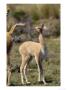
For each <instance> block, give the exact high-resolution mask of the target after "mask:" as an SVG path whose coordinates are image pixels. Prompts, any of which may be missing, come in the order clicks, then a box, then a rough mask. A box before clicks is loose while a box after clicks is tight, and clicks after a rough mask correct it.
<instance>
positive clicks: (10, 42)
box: [7, 23, 25, 85]
mask: <svg viewBox="0 0 67 90" xmlns="http://www.w3.org/2000/svg"><path fill="white" fill-rule="evenodd" d="M17 26H22V27H24V26H25V24H24V23H16V24H15V25H13V26H12V27H11V29H10V31H9V32H7V57H8V59H7V84H8V85H10V79H11V64H10V58H9V56H10V51H11V48H12V45H13V37H12V34H13V33H14V31H15V28H16V27H17Z"/></svg>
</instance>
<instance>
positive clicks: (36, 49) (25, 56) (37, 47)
mask: <svg viewBox="0 0 67 90" xmlns="http://www.w3.org/2000/svg"><path fill="white" fill-rule="evenodd" d="M44 48H45V43H44V38H43V36H42V33H40V34H39V43H37V42H32V41H27V42H24V43H22V44H21V45H20V47H19V52H20V55H21V57H22V62H21V66H20V74H21V82H22V84H24V80H23V79H24V77H25V80H26V83H29V82H28V79H27V76H26V74H27V72H26V71H27V65H28V62H29V58H30V56H34V57H35V61H36V63H37V66H38V72H39V77H38V81H43V83H44V84H46V82H45V80H44V73H43V67H42V59H44V58H42V57H41V56H44ZM40 55H41V56H40ZM40 57H41V58H40Z"/></svg>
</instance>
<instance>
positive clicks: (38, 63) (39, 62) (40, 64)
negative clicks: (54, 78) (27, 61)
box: [35, 57, 46, 84]
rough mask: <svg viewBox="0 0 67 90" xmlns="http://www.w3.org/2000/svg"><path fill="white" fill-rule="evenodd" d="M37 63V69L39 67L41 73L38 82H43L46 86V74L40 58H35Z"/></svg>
mask: <svg viewBox="0 0 67 90" xmlns="http://www.w3.org/2000/svg"><path fill="white" fill-rule="evenodd" d="M35 59H36V62H37V67H38V72H39V77H38V81H39V82H40V81H43V83H44V84H46V82H45V80H44V72H43V67H42V60H41V59H38V57H35Z"/></svg>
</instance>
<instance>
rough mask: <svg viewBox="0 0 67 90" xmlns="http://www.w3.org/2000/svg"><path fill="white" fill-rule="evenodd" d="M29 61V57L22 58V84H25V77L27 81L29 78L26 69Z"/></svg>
mask: <svg viewBox="0 0 67 90" xmlns="http://www.w3.org/2000/svg"><path fill="white" fill-rule="evenodd" d="M27 60H28V56H24V55H23V56H22V63H21V66H20V74H21V82H22V84H24V77H25V79H26V80H27V76H26V67H27Z"/></svg>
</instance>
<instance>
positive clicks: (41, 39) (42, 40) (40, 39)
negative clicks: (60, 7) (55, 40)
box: [39, 33, 45, 48]
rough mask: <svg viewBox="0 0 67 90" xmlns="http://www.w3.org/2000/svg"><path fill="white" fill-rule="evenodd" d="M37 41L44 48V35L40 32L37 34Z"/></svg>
mask: <svg viewBox="0 0 67 90" xmlns="http://www.w3.org/2000/svg"><path fill="white" fill-rule="evenodd" d="M39 42H40V44H41V46H42V47H43V48H44V47H45V41H44V37H43V35H42V33H40V34H39Z"/></svg>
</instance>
